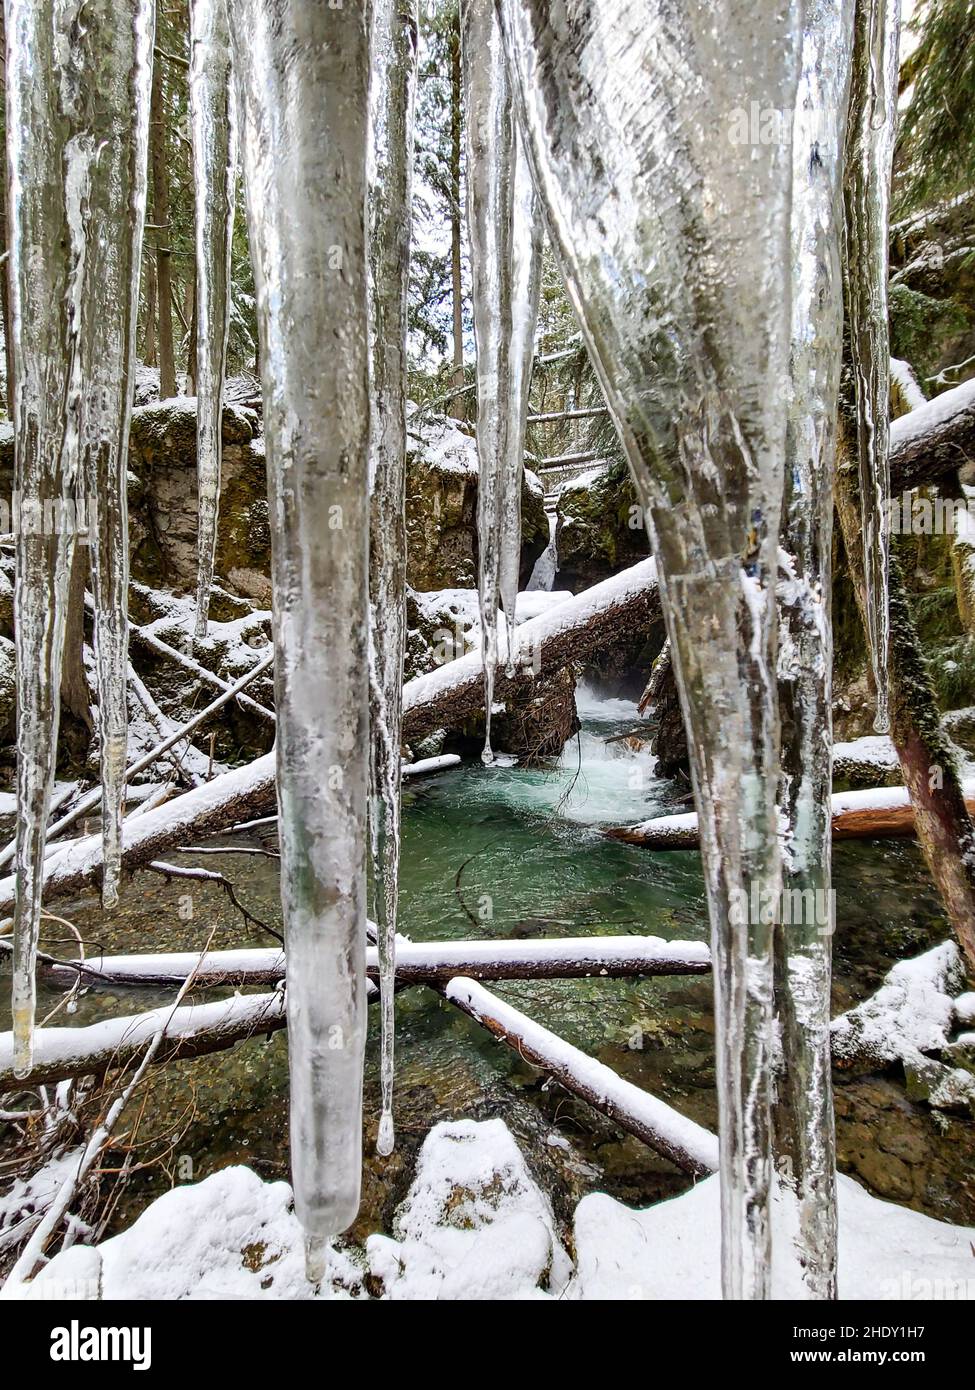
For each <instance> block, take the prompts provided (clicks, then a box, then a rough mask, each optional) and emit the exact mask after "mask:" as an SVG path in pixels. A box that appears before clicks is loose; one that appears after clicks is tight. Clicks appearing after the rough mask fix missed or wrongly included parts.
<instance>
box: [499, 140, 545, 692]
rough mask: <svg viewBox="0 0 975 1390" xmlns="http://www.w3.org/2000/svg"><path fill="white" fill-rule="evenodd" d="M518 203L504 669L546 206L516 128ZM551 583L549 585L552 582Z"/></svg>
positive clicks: (510, 653)
mask: <svg viewBox="0 0 975 1390" xmlns="http://www.w3.org/2000/svg"><path fill="white" fill-rule="evenodd" d="M514 158H515V174H514V207H513V218H512V231H511V345H510V348H509V355H508V360H509V363H510V387H509V390H510V393H511V394H510V401H509V406H508V412H509V423H508V439H507V451H506V454H505V458H504V465H503V472H502V477H501V540H500V560H499V565H500V590H501V606H502V607H503V609H504V614H505V620H506V622H505V626H506V629H507V639H508V640H507V643H506V646H505V653H506V662H505V669H506V670H507V673H508V675H509V676H511V675H514V670H515V665H516V663H517V629H516V628H515V622H516V611H515V610H516V607H517V603H518V579H519V573H520V570H521V487H522V478H523V476H524V471H525V429H526V425H527V420H528V393H529V389H530V387H531V375H532V359H533V357H534V355H535V324H536V322H537V319H538V299H539V294H540V291H541V287H542V210H541V205H540V204H539V201H538V195H537V194H536V192H535V186H534V184H533V183H532V177H531V169H530V168H529V166H528V159H527V156H526V154H525V147H524V143H523V141H522V137H521V133H520V131H518V129H517V126H516V129H515V156H514ZM549 587H551V586H549Z"/></svg>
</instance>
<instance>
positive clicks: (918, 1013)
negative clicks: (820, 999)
mask: <svg viewBox="0 0 975 1390" xmlns="http://www.w3.org/2000/svg"><path fill="white" fill-rule="evenodd" d="M964 979H965V971H964V966H963V964H962V958H961V953H960V951H959V949H958V947H957V946H956V945H955V943H954V942H953V941H945V942H943V943H942V944H941V945H940V946H935V947H934V948H933V949H932V950H930V951H925V952H924V954H923V955H920V956H917V957H915V958H914V959H913V960H902V961H898V962H897V964H896V965H895V966H894V967H893V968H892V969H891V970H889V971H888V972H887V974H886V975H885V976H884V982H883V984H882V985H881V987H880V989H879V990H877V992H876V994H873V995H871V997H870V998H869V999H866V1000H864V1002H863V1003H862V1004H858V1005H857V1006H856V1007H855V1008H853V1009H850V1010H848V1011H847V1012H846V1013H845V1014H841V1015H840V1016H839V1018H836V1019H834V1020H833V1024H832V1030H831V1031H832V1036H833V1056H834V1059H835V1060H837V1061H839V1062H843V1061H844V1060H851V1059H855V1058H858V1057H863V1056H866V1057H868V1058H870V1059H871V1060H873V1061H876V1062H894V1061H902V1062H915V1063H917V1062H924V1061H925V1060H926V1058H925V1057H924V1054H925V1053H937V1052H941V1051H943V1050H944V1049H945V1048H946V1047H947V1046H948V1034H949V1033H950V1031H951V1028H952V1024H953V1022H954V1019H955V1003H954V999H953V995H955V994H957V993H958V992H959V990H960V989H961V987H962V985H963V984H964ZM973 1085H975V1079H973Z"/></svg>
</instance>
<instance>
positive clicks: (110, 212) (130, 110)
mask: <svg viewBox="0 0 975 1390" xmlns="http://www.w3.org/2000/svg"><path fill="white" fill-rule="evenodd" d="M96 16H97V19H96ZM86 20H87V25H88V43H89V53H90V60H89V61H90V67H89V69H88V72H87V75H86V78H85V81H86V83H88V84H90V92H91V98H92V99H91V101H90V125H89V129H90V133H91V147H90V160H91V163H90V166H89V174H88V177H89V180H90V181H89V185H88V196H87V200H86V203H85V206H84V219H85V235H86V237H87V243H88V247H87V252H86V265H85V285H84V297H83V300H82V331H81V373H82V391H83V414H82V430H81V451H82V452H81V457H82V465H83V478H84V485H85V491H86V493H87V495H88V497H89V499H90V503H91V515H90V518H89V520H90V522H91V571H92V588H93V590H94V599H95V668H96V673H97V681H98V729H99V740H100V745H101V779H102V838H103V844H104V854H103V870H102V902H103V904H104V905H105V907H109V908H110V907H114V906H115V904H116V903H117V901H118V885H119V878H120V876H121V869H122V803H123V799H124V795H125V767H126V762H127V745H128V712H127V691H128V659H129V653H128V649H129V633H128V593H129V521H128V488H127V482H126V480H127V472H128V456H129V425H130V421H131V414H132V371H133V368H134V365H135V336H136V324H137V320H138V312H139V269H140V264H141V259H142V233H143V227H144V225H145V209H146V166H147V162H148V150H149V89H150V85H151V80H152V43H153V32H154V23H155V21H154V11H153V4H152V0H127V3H125V4H124V5H122V6H121V7H120V6H119V5H117V4H113V3H107V2H106V3H103V4H101V5H100V6H93V7H91V8H90V9H89V10H88V11H87V12H86ZM96 28H97V32H96Z"/></svg>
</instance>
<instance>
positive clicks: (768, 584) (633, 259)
mask: <svg viewBox="0 0 975 1390" xmlns="http://www.w3.org/2000/svg"><path fill="white" fill-rule="evenodd" d="M501 11H502V15H503V23H504V28H505V38H506V42H507V47H508V51H509V57H510V59H511V61H512V66H513V70H514V71H515V72H516V73H517V80H518V91H519V99H520V103H521V107H522V114H523V117H524V121H523V125H524V128H525V130H526V134H527V137H528V143H529V152H530V158H531V160H532V164H533V168H534V172H535V176H536V178H535V183H536V187H538V189H539V191H540V194H541V196H542V198H543V201H544V203H545V208H546V220H547V223H548V228H549V232H550V234H551V236H552V238H553V241H554V243H555V245H556V250H557V253H558V255H559V258H560V261H561V264H562V269H563V273H564V275H565V278H566V282H567V285H568V288H569V292H570V295H571V297H572V300H573V302H574V304H575V306H576V309H577V311H578V313H579V317H580V321H581V323H582V325H583V331H584V334H585V337H586V340H587V344H588V346H589V349H590V352H591V354H592V356H593V359H594V362H595V364H596V367H597V370H598V372H599V374H600V377H601V380H602V385H603V389H604V392H605V395H606V400H607V403H608V405H609V407H610V410H611V412H612V414H613V417H614V419H615V421H616V423H617V426H618V428H619V430H620V434H621V437H622V439H623V441H624V444H625V446H626V450H627V454H628V456H629V459H630V464H631V468H632V470H633V474H634V478H635V480H636V483H637V487H638V489H639V492H640V496H641V499H642V501H643V502H644V504H645V506H646V508H647V514H648V519H649V526H650V533H651V539H652V541H653V546H654V551H655V554H656V556H657V560H658V565H659V571H660V580H661V592H662V599H663V604H664V611H665V615H666V619H667V627H668V632H669V635H670V637H671V641H672V646H673V658H674V666H675V672H676V674H677V678H678V685H679V689H680V693H681V701H682V706H683V710H684V717H685V721H686V723H687V726H688V734H689V739H688V743H689V748H690V756H691V770H692V776H693V781H694V790H695V796H696V800H697V805H698V810H699V816H700V825H701V839H702V851H703V859H704V869H705V878H706V885H707V892H708V901H709V909H710V916H711V928H712V942H713V949H714V958H715V1007H716V1021H717V1057H718V1092H719V1105H720V1119H721V1200H722V1232H723V1239H722V1251H723V1254H722V1263H723V1285H724V1292H725V1296H726V1297H729V1298H741V1297H746V1298H760V1297H765V1296H767V1294H768V1291H769V1285H768V1270H769V1264H770V1223H769V1211H768V1207H769V1192H770V1187H771V1135H770V1126H771V1113H770V1089H771V1055H770V1051H771V1049H770V1034H771V1025H772V930H771V921H772V919H773V917H774V915H775V907H776V905H777V903H778V899H779V890H780V886H781V878H780V862H779V850H778V843H777V834H776V830H777V826H776V812H775V799H776V789H777V780H778V768H779V760H778V712H777V697H776V637H777V631H776V629H777V615H776V602H775V580H776V563H777V556H778V541H779V522H780V513H781V505H782V493H783V462H784V449H785V418H784V412H783V409H782V402H783V400H784V399H785V397H786V391H787V378H788V369H789V342H790V292H791V285H790V279H791V274H790V244H789V237H790V216H791V184H792V153H791V121H792V111H793V108H794V104H795V96H796V85H797V79H798V72H799V55H800V43H801V30H800V25H799V19H800V17H801V16H800V15H799V14H798V13H797V7H796V6H794V5H792V4H791V3H789V2H788V0H762V2H761V3H758V4H756V3H754V0H748V2H747V3H746V0H716V3H712V4H709V5H707V6H703V5H700V4H697V3H693V2H692V0H620V3H618V4H615V5H613V6H606V5H602V4H597V3H594V0H549V3H548V4H546V5H544V6H541V5H539V4H537V3H536V0H502V6H501ZM756 117H757V119H756ZM763 123H764V124H763ZM755 127H757V129H756V128H755ZM763 133H764V138H763Z"/></svg>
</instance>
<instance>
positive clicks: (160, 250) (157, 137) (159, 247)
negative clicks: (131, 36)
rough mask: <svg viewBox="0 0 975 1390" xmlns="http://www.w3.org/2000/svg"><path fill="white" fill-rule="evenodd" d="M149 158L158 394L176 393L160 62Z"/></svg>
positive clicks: (153, 98)
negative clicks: (156, 319) (154, 243)
mask: <svg viewBox="0 0 975 1390" xmlns="http://www.w3.org/2000/svg"><path fill="white" fill-rule="evenodd" d="M149 161H150V164H151V166H152V215H153V219H154V223H155V227H156V300H157V304H158V312H159V344H158V347H159V397H160V399H161V400H169V399H170V397H172V396H175V395H176V361H175V357H174V353H173V288H172V267H171V264H170V257H171V255H172V246H171V244H170V243H171V241H172V228H171V226H170V222H169V170H168V167H167V162H166V102H165V89H164V86H163V65H162V63H156V64H155V65H154V67H153V73H152V96H151V100H150V107H149Z"/></svg>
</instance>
